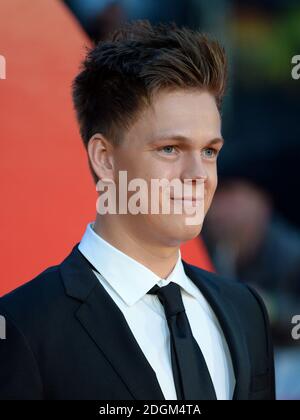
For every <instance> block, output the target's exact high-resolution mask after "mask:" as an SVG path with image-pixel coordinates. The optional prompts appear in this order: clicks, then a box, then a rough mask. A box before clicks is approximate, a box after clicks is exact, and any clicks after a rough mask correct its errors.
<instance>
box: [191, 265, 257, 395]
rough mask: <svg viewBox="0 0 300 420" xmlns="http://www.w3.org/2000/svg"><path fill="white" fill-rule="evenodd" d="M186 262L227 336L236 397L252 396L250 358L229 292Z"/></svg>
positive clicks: (193, 278)
mask: <svg viewBox="0 0 300 420" xmlns="http://www.w3.org/2000/svg"><path fill="white" fill-rule="evenodd" d="M183 265H184V270H185V272H186V274H187V276H188V277H189V278H190V279H191V280H192V281H193V282H194V283H195V285H196V286H197V287H198V288H199V289H200V291H201V292H202V294H203V296H204V297H205V299H206V300H207V301H208V303H209V304H210V306H211V308H212V309H213V311H214V313H215V315H216V317H217V318H218V321H219V323H220V325H221V328H222V331H223V333H224V336H225V338H226V341H227V344H228V347H229V351H230V354H231V358H232V364H233V369H234V374H235V379H236V385H235V390H234V394H233V399H234V400H244V399H248V394H249V386H250V359H249V354H248V347H247V345H246V339H245V335H244V332H243V329H242V326H241V324H240V321H239V316H238V313H237V310H236V308H235V307H234V306H233V305H232V304H231V302H230V301H229V300H228V299H227V298H226V295H225V293H222V283H221V280H220V284H216V283H215V282H212V281H210V279H209V277H208V276H209V274H208V273H206V275H205V277H204V275H203V272H202V270H200V269H198V268H197V267H193V266H191V265H189V264H187V263H185V262H184V261H183Z"/></svg>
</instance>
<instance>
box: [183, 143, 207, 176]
mask: <svg viewBox="0 0 300 420" xmlns="http://www.w3.org/2000/svg"><path fill="white" fill-rule="evenodd" d="M181 176H182V181H184V180H186V182H191V183H192V184H194V183H196V181H197V180H201V181H203V182H205V181H206V180H207V171H206V168H205V165H204V163H203V160H202V156H201V154H200V153H199V151H197V152H191V153H189V154H188V156H186V159H185V162H184V167H183V170H182V174H181Z"/></svg>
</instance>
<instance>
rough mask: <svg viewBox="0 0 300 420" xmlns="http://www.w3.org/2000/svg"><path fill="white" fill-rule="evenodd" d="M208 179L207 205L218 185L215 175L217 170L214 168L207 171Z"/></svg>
mask: <svg viewBox="0 0 300 420" xmlns="http://www.w3.org/2000/svg"><path fill="white" fill-rule="evenodd" d="M207 174H208V179H207V200H208V203H209V204H210V202H211V200H212V198H213V196H214V194H215V191H216V188H217V185H218V175H217V169H216V168H214V169H213V170H212V169H211V170H210V171H208V173H207Z"/></svg>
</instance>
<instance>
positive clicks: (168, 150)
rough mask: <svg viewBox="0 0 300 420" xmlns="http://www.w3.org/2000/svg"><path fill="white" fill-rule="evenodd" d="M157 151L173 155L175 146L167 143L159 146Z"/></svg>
mask: <svg viewBox="0 0 300 420" xmlns="http://www.w3.org/2000/svg"><path fill="white" fill-rule="evenodd" d="M159 151H160V152H162V153H164V154H165V155H173V154H174V152H175V153H176V148H175V146H171V145H168V146H164V147H161V148H160V149H159Z"/></svg>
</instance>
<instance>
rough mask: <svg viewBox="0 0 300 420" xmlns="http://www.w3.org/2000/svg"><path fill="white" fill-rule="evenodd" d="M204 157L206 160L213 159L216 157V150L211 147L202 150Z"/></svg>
mask: <svg viewBox="0 0 300 420" xmlns="http://www.w3.org/2000/svg"><path fill="white" fill-rule="evenodd" d="M203 153H204V157H205V158H207V159H214V158H215V157H217V155H218V150H217V149H214V148H213V147H207V148H206V149H204V150H203Z"/></svg>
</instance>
